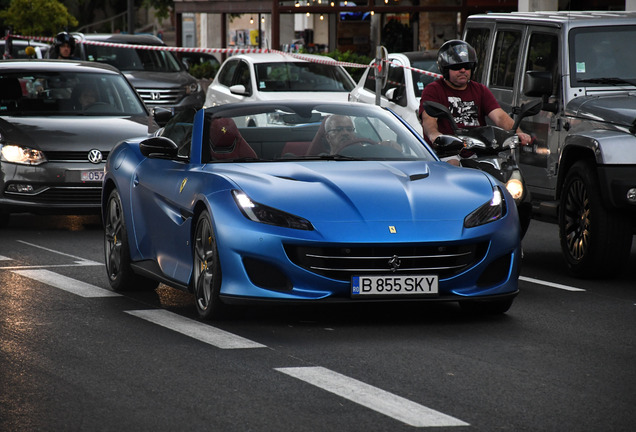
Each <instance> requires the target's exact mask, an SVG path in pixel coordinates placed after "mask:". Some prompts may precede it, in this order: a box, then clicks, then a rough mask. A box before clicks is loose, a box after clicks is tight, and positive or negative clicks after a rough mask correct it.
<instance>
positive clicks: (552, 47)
mask: <svg viewBox="0 0 636 432" xmlns="http://www.w3.org/2000/svg"><path fill="white" fill-rule="evenodd" d="M558 59H559V38H558V37H557V35H554V34H545V33H533V34H532V36H530V43H529V44H528V58H527V59H526V71H530V70H532V71H538V72H550V73H551V74H552V94H553V95H554V94H556V93H557V90H558V88H557V86H558V83H559V73H558V72H559V71H558V67H559V61H558Z"/></svg>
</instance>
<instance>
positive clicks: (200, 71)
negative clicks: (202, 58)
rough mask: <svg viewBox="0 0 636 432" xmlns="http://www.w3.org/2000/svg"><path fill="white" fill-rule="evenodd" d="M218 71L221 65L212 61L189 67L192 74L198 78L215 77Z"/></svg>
mask: <svg viewBox="0 0 636 432" xmlns="http://www.w3.org/2000/svg"><path fill="white" fill-rule="evenodd" d="M218 71H219V66H218V65H213V64H211V63H201V64H194V65H192V66H190V69H188V72H190V75H192V76H193V77H195V78H197V79H203V78H207V79H213V78H214V76H215V75H216V73H217V72H218Z"/></svg>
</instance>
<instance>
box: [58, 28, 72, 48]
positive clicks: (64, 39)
mask: <svg viewBox="0 0 636 432" xmlns="http://www.w3.org/2000/svg"><path fill="white" fill-rule="evenodd" d="M65 43H66V44H68V46H70V47H71V51H73V50H74V49H75V38H74V37H73V36H72V35H70V34H68V33H67V32H61V33H58V34H57V35H56V36H55V46H56V47H59V46H62V45H64V44H65Z"/></svg>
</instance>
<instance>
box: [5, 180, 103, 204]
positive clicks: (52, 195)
mask: <svg viewBox="0 0 636 432" xmlns="http://www.w3.org/2000/svg"><path fill="white" fill-rule="evenodd" d="M5 194H6V195H7V196H11V199H12V200H15V201H25V202H29V203H39V204H52V205H53V204H64V205H66V204H69V205H80V204H81V205H95V206H98V205H99V204H100V203H101V197H102V187H101V185H100V186H63V187H43V188H41V189H40V191H39V192H38V193H35V194H17V193H9V192H5Z"/></svg>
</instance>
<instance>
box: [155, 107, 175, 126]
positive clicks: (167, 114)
mask: <svg viewBox="0 0 636 432" xmlns="http://www.w3.org/2000/svg"><path fill="white" fill-rule="evenodd" d="M173 115H174V113H173V112H172V110H170V109H168V108H163V107H157V108H155V109H153V110H152V116H153V117H154V119H155V122H156V123H157V124H158V125H159V126H161V127H164V126H165V125H166V124H167V123H168V122H169V121H170V119H171V118H172V116H173Z"/></svg>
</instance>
